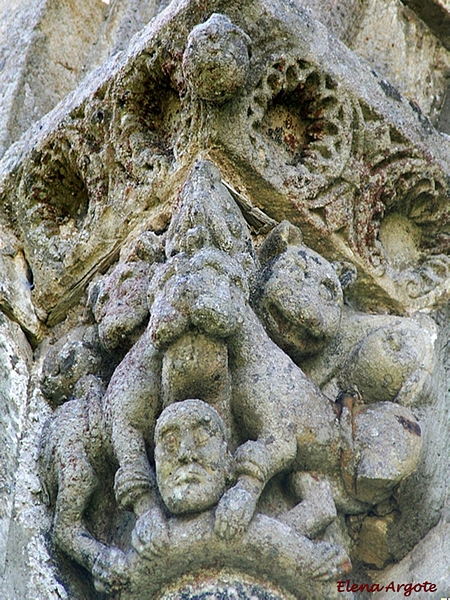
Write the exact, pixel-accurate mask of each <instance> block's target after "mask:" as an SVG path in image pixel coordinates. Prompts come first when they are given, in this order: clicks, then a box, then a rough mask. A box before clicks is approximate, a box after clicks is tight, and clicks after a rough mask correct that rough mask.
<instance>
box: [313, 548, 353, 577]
mask: <svg viewBox="0 0 450 600" xmlns="http://www.w3.org/2000/svg"><path fill="white" fill-rule="evenodd" d="M351 570H352V564H351V562H350V559H349V557H348V555H347V553H346V552H345V550H344V549H343V548H342V547H341V546H337V545H335V544H330V543H328V542H318V543H316V544H315V550H314V553H313V558H312V562H311V565H310V573H311V575H310V577H311V578H312V579H316V580H318V581H332V580H335V579H337V578H338V577H341V576H342V575H346V574H347V573H350V571H351Z"/></svg>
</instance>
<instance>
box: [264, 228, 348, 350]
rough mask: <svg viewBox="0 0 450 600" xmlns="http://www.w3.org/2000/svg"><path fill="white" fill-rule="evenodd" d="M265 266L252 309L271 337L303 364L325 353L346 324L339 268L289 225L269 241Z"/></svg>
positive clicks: (272, 234) (277, 231) (275, 232)
mask: <svg viewBox="0 0 450 600" xmlns="http://www.w3.org/2000/svg"><path fill="white" fill-rule="evenodd" d="M260 261H261V268H260V270H259V273H258V276H257V281H256V285H255V288H254V290H253V293H252V305H253V307H254V309H255V311H256V313H257V314H258V316H259V317H260V319H261V321H262V322H263V324H264V327H265V328H266V330H267V332H268V334H269V335H270V337H271V338H272V339H273V340H274V341H275V343H276V344H278V345H279V346H280V347H281V348H282V349H283V350H284V351H285V352H287V354H289V355H290V356H291V357H292V358H293V359H294V360H295V361H297V362H298V361H300V360H301V358H302V357H304V356H308V355H311V354H315V353H317V352H319V351H320V350H321V349H322V348H323V347H324V346H326V345H327V344H328V342H329V341H330V340H331V339H333V338H334V336H335V335H336V333H337V332H338V329H339V326H340V322H341V312H342V305H343V294H342V288H341V284H340V281H339V279H338V276H337V274H336V271H335V270H334V269H333V266H332V265H331V264H330V263H329V262H328V261H327V260H325V259H324V258H323V257H322V256H320V255H319V254H317V253H316V252H314V251H313V250H311V249H310V248H308V247H307V246H305V245H304V244H303V242H302V234H301V232H300V230H299V229H298V228H297V227H294V226H293V225H291V224H290V223H289V222H288V221H283V222H282V223H280V224H279V225H278V226H277V227H276V228H275V229H274V230H273V231H272V232H271V233H270V235H269V236H268V237H267V239H266V240H265V242H264V243H263V245H262V246H261V249H260Z"/></svg>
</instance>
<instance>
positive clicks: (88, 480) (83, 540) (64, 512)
mask: <svg viewBox="0 0 450 600" xmlns="http://www.w3.org/2000/svg"><path fill="white" fill-rule="evenodd" d="M75 446H76V443H75ZM71 450H72V452H71V453H70V455H69V454H67V455H63V457H61V456H60V457H59V473H58V480H59V485H58V496H57V500H56V507H55V517H54V522H53V539H54V542H55V544H56V545H57V546H59V547H60V548H61V549H62V550H64V552H66V553H67V554H68V555H69V556H70V557H71V558H73V559H74V560H75V561H76V562H78V563H79V564H81V565H82V566H83V567H85V568H86V569H87V570H88V571H89V572H91V573H92V574H93V576H94V579H95V584H96V588H97V589H98V590H99V591H112V590H116V589H119V588H120V587H121V586H122V585H123V584H124V583H125V581H126V579H127V575H126V571H127V564H126V558H125V555H124V553H123V552H122V551H121V550H119V549H118V548H114V547H108V546H106V545H105V544H102V543H101V542H99V541H98V540H96V539H95V538H94V537H93V536H92V534H91V533H90V532H89V530H88V529H87V527H86V525H85V523H84V521H83V515H84V512H85V510H86V508H87V506H88V504H89V501H90V499H91V497H92V495H93V493H94V492H95V491H96V489H97V487H98V484H99V482H98V479H97V476H96V474H95V472H94V470H93V468H92V465H91V463H90V462H89V460H88V458H87V456H86V454H85V453H84V452H83V451H82V450H80V448H76V447H75V452H73V450H74V449H73V448H71Z"/></svg>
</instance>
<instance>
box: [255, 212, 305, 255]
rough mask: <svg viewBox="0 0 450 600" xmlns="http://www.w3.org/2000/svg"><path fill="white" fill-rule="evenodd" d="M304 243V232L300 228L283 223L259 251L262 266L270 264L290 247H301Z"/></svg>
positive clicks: (274, 230)
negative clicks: (270, 261)
mask: <svg viewBox="0 0 450 600" xmlns="http://www.w3.org/2000/svg"><path fill="white" fill-rule="evenodd" d="M302 242H303V236H302V232H301V231H300V229H299V228H298V227H295V225H292V224H291V223H289V221H281V223H280V224H279V225H277V226H276V227H275V228H274V229H272V231H271V232H270V233H269V235H268V236H267V237H266V239H265V240H264V242H263V244H262V245H261V248H260V249H259V260H260V261H261V264H265V263H267V262H269V260H271V259H272V258H274V257H275V256H278V255H279V254H281V253H282V252H284V251H285V250H286V249H287V247H288V246H300V245H301V244H302Z"/></svg>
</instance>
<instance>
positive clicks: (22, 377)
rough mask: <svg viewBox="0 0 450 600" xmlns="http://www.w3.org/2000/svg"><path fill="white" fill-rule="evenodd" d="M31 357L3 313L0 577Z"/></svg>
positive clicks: (18, 331)
mask: <svg viewBox="0 0 450 600" xmlns="http://www.w3.org/2000/svg"><path fill="white" fill-rule="evenodd" d="M31 358H32V357H31V349H30V346H29V344H28V342H27V340H26V338H25V336H24V334H23V332H22V331H21V329H20V327H19V326H18V325H17V324H16V323H13V322H11V321H10V320H9V319H8V318H7V317H5V316H4V315H3V314H0V369H1V385H0V399H1V402H0V406H1V414H0V447H1V452H0V464H1V476H0V577H1V576H2V575H3V573H4V571H5V563H6V560H7V558H6V557H7V546H8V541H9V534H10V527H11V519H12V516H13V505H14V495H15V489H16V484H17V479H16V477H17V461H18V458H19V452H20V442H21V439H22V436H23V433H24V426H25V422H26V412H27V396H28V383H29V375H30V366H31Z"/></svg>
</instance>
